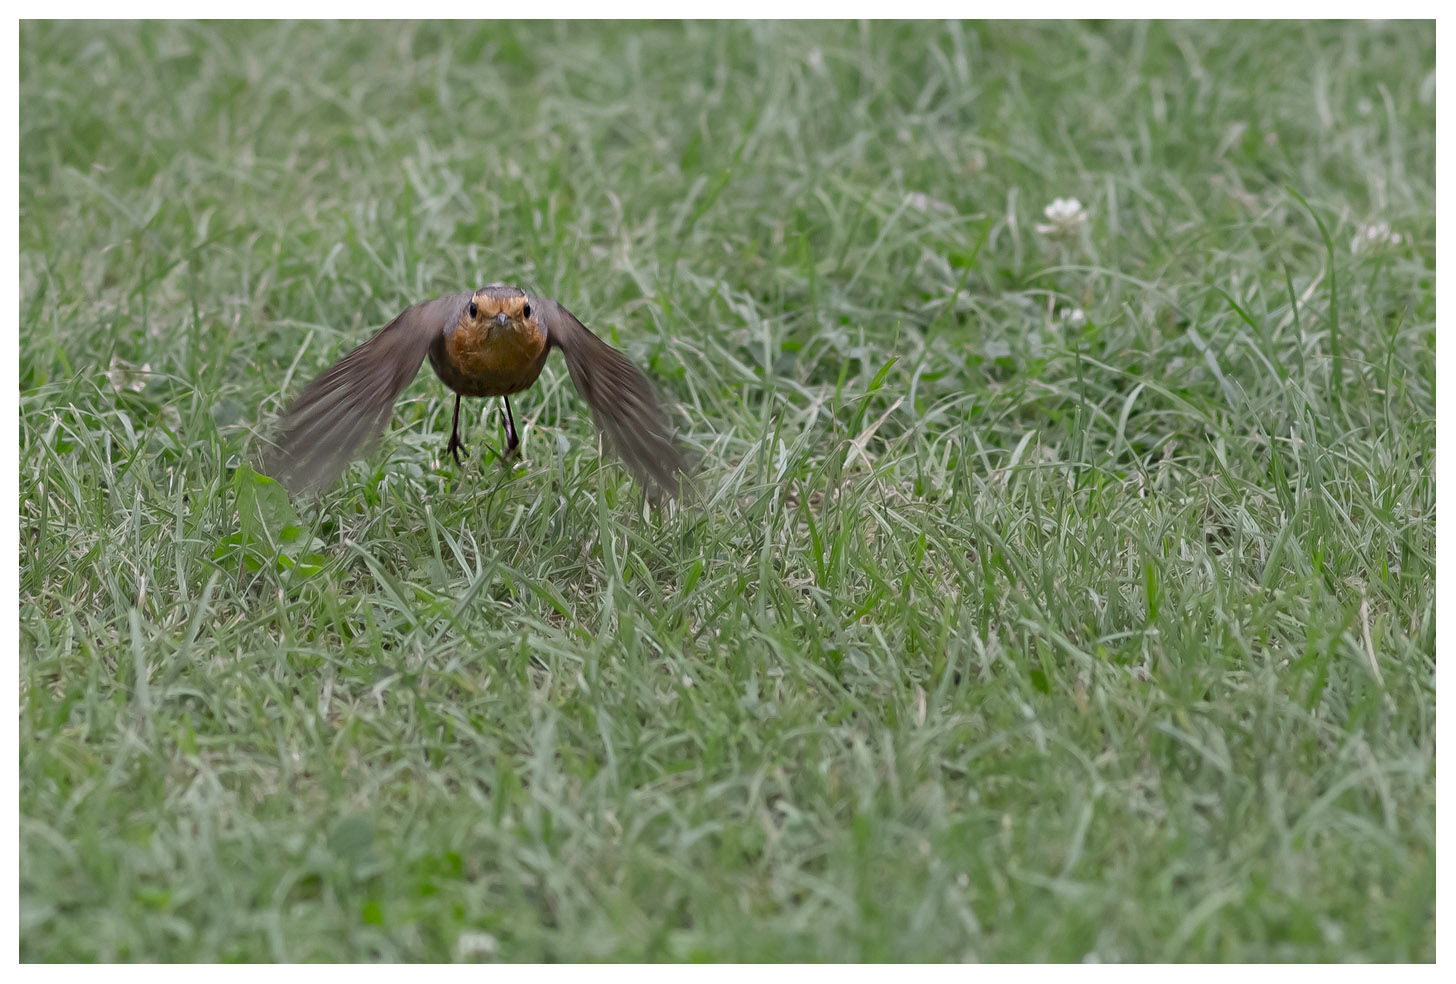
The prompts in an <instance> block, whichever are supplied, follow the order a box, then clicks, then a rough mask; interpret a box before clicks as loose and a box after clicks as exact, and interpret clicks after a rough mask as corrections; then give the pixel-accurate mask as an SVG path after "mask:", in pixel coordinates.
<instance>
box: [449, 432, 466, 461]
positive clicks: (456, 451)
mask: <svg viewBox="0 0 1456 984" xmlns="http://www.w3.org/2000/svg"><path fill="white" fill-rule="evenodd" d="M464 450H465V444H464V442H462V441H461V440H460V435H459V434H451V435H450V443H449V444H447V445H445V452H446V453H447V454H451V455H454V457H455V464H456V465H458V466H460V467H461V468H464V467H465V465H464V463H463V462H462V461H461V460H460V452H461V451H464Z"/></svg>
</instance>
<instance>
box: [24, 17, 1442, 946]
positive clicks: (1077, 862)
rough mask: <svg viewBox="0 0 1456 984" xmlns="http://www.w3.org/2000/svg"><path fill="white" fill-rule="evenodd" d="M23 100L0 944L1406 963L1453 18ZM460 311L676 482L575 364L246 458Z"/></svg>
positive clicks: (686, 31)
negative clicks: (15, 878) (517, 319)
mask: <svg viewBox="0 0 1456 984" xmlns="http://www.w3.org/2000/svg"><path fill="white" fill-rule="evenodd" d="M20 53H21V63H20V176H21V180H20V205H21V215H20V254H21V255H20V286H21V294H20V312H19V317H20V347H19V352H18V356H19V372H20V428H19V435H20V437H19V440H20V488H19V493H20V503H21V505H20V517H19V523H20V558H19V561H20V598H19V605H20V626H21V651H20V661H19V678H20V688H21V701H22V703H21V707H20V722H19V730H20V762H19V767H20V814H21V818H20V934H21V957H22V958H23V959H26V960H56V959H80V960H270V959H286V960H361V959H377V960H451V959H463V960H472V959H501V960H542V959H551V960H580V959H597V958H608V959H633V960H639V959H645V960H656V959H707V960H731V959H745V960H746V959H753V960H799V959H833V960H962V959H966V960H1022V959H1029V960H1084V959H1087V960H1103V961H1113V960H1145V959H1168V960H1429V959H1432V958H1433V957H1434V953H1435V942H1434V911H1435V874H1434V852H1435V778H1434V756H1435V700H1434V687H1435V683H1434V680H1435V677H1434V667H1435V664H1434V660H1435V655H1434V653H1435V607H1434V604H1435V592H1434V583H1435V566H1434V529H1435V522H1434V520H1435V491H1434V483H1433V480H1432V466H1433V461H1432V458H1433V455H1434V449H1435V414H1434V406H1435V395H1434V385H1435V359H1434V351H1435V331H1434V329H1435V303H1436V301H1435V279H1434V271H1435V220H1434V212H1433V207H1434V201H1435V172H1434V161H1435V85H1434V82H1435V31H1434V27H1433V26H1432V25H1431V24H1429V23H1385V24H1380V25H1367V24H1320V25H1298V24H1273V25H1267V24H1266V25H1197V24H1192V25H1153V26H1146V25H1139V24H1110V25H1102V26H1090V25H1075V24H1058V23H1047V24H1036V25H1026V24H1022V25H1018V24H997V25H990V26H987V25H943V24H915V25H895V24H878V25H867V26H860V25H833V24H798V25H773V24H761V25H715V24H696V25H690V26H683V25H671V24H668V25H651V26H648V25H641V26H635V25H633V26H610V25H574V26H572V25H551V24H530V25H520V26H516V25H511V24H504V23H500V22H495V23H490V24H486V25H465V24H460V25H448V26H445V25H419V26H410V25H398V24H369V25H283V26H279V25H268V24H248V25H240V24H229V25H222V24H208V25H197V24H148V25H116V24H112V25H94V24H93V25H88V24H68V25H50V24H43V23H27V24H24V25H22V28H21V32H20ZM1068 197H1076V198H1078V199H1080V201H1081V203H1082V204H1083V206H1084V208H1085V212H1086V221H1085V222H1082V223H1077V222H1075V221H1074V220H1071V221H1068V223H1067V224H1066V227H1065V229H1052V230H1050V231H1046V232H1044V231H1039V230H1038V228H1037V227H1038V225H1051V224H1052V223H1050V222H1049V221H1048V219H1047V218H1046V216H1045V215H1044V214H1043V208H1044V207H1045V206H1047V205H1048V204H1050V203H1051V202H1052V201H1053V199H1056V198H1068ZM1306 203H1307V204H1306ZM1379 223H1388V225H1389V228H1388V229H1385V228H1382V227H1379V225H1378V224H1379ZM1372 226H1375V227H1376V230H1375V231H1374V232H1373V233H1370V234H1369V235H1366V233H1365V231H1364V230H1366V229H1368V228H1370V227H1372ZM1356 236H1360V237H1361V241H1360V242H1359V243H1358V244H1356V245H1357V246H1358V248H1352V240H1354V239H1355V237H1356ZM1393 237H1397V238H1398V241H1393ZM497 279H499V280H505V281H508V282H514V283H518V284H522V285H524V286H528V287H531V288H533V289H538V290H541V291H542V292H544V293H546V294H548V295H550V296H554V297H557V298H559V299H560V300H561V301H562V302H563V303H565V304H566V305H567V306H568V307H569V308H571V309H572V310H573V311H575V312H576V313H577V314H578V315H580V316H581V317H582V318H583V319H584V320H585V321H586V322H587V323H588V324H589V325H591V326H593V327H594V328H595V329H596V330H598V331H599V332H600V333H602V334H603V335H604V336H605V337H608V338H609V339H611V340H612V341H613V342H614V343H615V344H617V345H618V346H620V347H621V348H622V349H624V350H625V351H626V352H627V353H628V354H629V355H630V356H631V357H632V358H633V359H634V360H636V361H637V362H638V363H639V364H641V365H642V366H644V367H645V368H646V369H648V371H649V372H650V373H651V375H652V376H653V377H654V378H655V379H656V380H657V381H658V383H659V385H660V387H661V390H662V392H663V393H664V395H665V396H666V397H667V398H668V400H669V401H670V402H671V403H672V404H673V405H674V406H675V411H674V412H675V415H676V417H675V419H676V420H677V422H678V425H679V432H680V434H681V436H682V440H683V444H684V446H685V447H686V448H687V449H689V450H690V452H691V453H692V454H693V455H694V456H695V457H696V458H697V460H698V461H699V481H700V483H701V486H702V489H703V494H702V496H701V497H700V499H699V500H698V501H697V502H695V503H694V504H692V505H690V506H687V507H686V508H682V509H670V510H658V509H653V508H651V507H649V506H648V505H646V504H645V503H644V502H643V499H642V496H641V493H640V490H639V489H638V487H636V486H635V485H634V484H633V483H632V481H631V479H630V478H629V477H628V476H627V475H626V474H625V473H624V472H623V471H622V469H621V468H619V467H618V466H616V465H613V464H610V463H609V462H608V463H604V462H603V459H602V458H601V456H600V455H599V453H598V448H597V443H596V437H595V433H594V431H593V429H592V426H591V422H590V419H589V416H588V415H587V413H586V412H585V410H584V407H583V405H582V403H581V401H580V400H579V399H578V398H577V396H576V395H575V392H574V391H573V389H572V388H571V385H570V382H569V380H568V378H567V376H566V372H565V368H564V366H563V364H562V363H561V362H560V361H559V360H553V361H552V362H551V363H550V364H549V366H548V369H547V373H546V375H545V376H544V377H543V379H542V381H541V384H540V385H539V386H538V387H537V388H536V389H534V390H532V391H531V392H530V393H528V394H525V395H523V396H522V397H521V398H520V399H518V400H517V401H516V403H515V406H516V417H517V421H518V422H519V423H521V424H522V426H523V438H524V441H525V447H524V451H525V458H524V464H523V465H522V466H520V467H518V468H517V469H515V470H514V471H507V470H505V469H503V468H502V467H501V466H500V465H499V464H498V463H497V462H496V461H494V460H493V459H492V457H491V454H490V452H489V450H488V445H489V444H492V443H495V442H496V441H498V431H497V430H496V427H497V424H496V419H495V417H494V416H493V414H492V413H490V412H488V409H487V407H486V405H485V404H484V403H475V404H473V405H472V406H471V408H470V409H471V414H470V419H469V424H470V426H469V429H468V431H467V433H466V440H467V443H468V444H469V447H470V451H471V457H470V460H469V461H468V462H467V465H466V467H465V469H464V471H463V472H461V471H457V470H456V469H455V468H454V467H453V464H452V463H451V462H449V460H448V459H447V457H446V456H445V454H444V446H445V440H446V437H447V435H448V433H449V421H450V411H451V408H452V401H451V400H450V399H448V395H447V391H446V390H445V389H444V387H443V386H442V385H440V384H439V383H438V382H437V381H436V380H435V379H434V378H433V376H432V375H431V374H430V373H429V372H428V371H426V372H425V373H424V374H422V376H421V378H420V379H419V380H418V381H417V382H416V383H415V384H414V385H413V386H412V387H411V388H410V389H409V390H407V392H406V394H405V397H404V399H403V400H402V401H401V404H400V405H399V407H398V409H397V413H396V415H395V419H394V422H393V424H392V425H391V428H390V431H389V433H388V435H387V436H386V438H385V441H384V443H383V445H382V446H381V448H380V449H379V451H378V452H377V453H376V454H375V455H373V456H372V457H371V458H369V459H367V460H365V461H362V462H361V463H359V464H358V465H357V466H355V467H354V468H353V469H352V470H351V471H350V472H349V473H348V474H347V476H346V478H345V480H344V481H342V482H341V483H340V484H339V485H338V486H337V487H336V488H334V489H332V490H331V491H330V492H328V493H327V494H326V495H325V496H324V497H323V498H322V500H321V502H319V503H317V504H311V503H307V502H302V503H298V504H296V506H290V505H289V503H288V502H287V500H286V498H285V497H284V496H283V495H282V493H281V491H280V490H279V489H278V488H277V487H276V486H271V485H269V484H268V483H266V482H264V481H262V480H260V479H257V478H256V477H254V476H253V475H252V474H251V472H250V471H249V470H248V469H247V468H245V467H243V466H244V465H246V463H247V462H249V461H252V460H254V457H253V456H254V455H255V453H256V451H257V450H258V448H259V447H260V442H261V439H262V438H263V437H264V436H265V435H266V434H267V427H268V424H269V421H270V420H271V419H272V418H273V417H274V416H275V415H276V414H277V412H278V410H279V409H280V407H281V406H282V404H283V403H284V401H286V399H287V398H288V397H289V396H290V395H292V394H294V393H296V392H297V391H298V390H299V388H300V387H301V386H302V384H303V383H305V382H306V381H307V379H308V378H309V377H310V376H312V374H314V373H315V372H317V371H319V370H320V369H321V368H323V367H324V366H325V365H327V364H328V363H329V362H331V361H332V360H333V359H334V358H336V357H337V356H338V355H340V354H341V353H343V352H344V351H345V350H347V349H348V348H349V347H350V346H352V345H354V344H356V343H357V342H359V341H360V340H362V339H363V338H365V337H367V336H368V334H369V333H370V332H371V331H372V330H373V329H375V328H377V327H378V326H380V325H382V324H383V323H384V322H386V321H387V320H388V319H389V318H390V317H392V316H393V315H394V314H395V313H396V312H397V311H398V310H399V309H401V308H402V307H404V306H405V305H407V304H410V303H412V302H414V301H417V300H420V299H422V298H425V297H429V296H434V295H435V294H438V293H444V292H446V291H454V290H458V289H461V288H463V287H471V286H477V285H480V284H482V283H485V282H488V281H491V280H497ZM1074 311H1080V312H1082V316H1078V315H1077V314H1075V313H1074ZM1083 317H1085V321H1084V320H1083ZM143 365H145V366H147V367H149V368H148V371H147V372H146V373H145V374H144V375H132V374H129V373H127V372H126V369H127V367H140V366H143Z"/></svg>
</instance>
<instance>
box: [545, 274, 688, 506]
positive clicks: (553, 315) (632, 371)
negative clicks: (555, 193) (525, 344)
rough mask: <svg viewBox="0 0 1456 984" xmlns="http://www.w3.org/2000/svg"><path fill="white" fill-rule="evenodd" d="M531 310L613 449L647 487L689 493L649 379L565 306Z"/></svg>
mask: <svg viewBox="0 0 1456 984" xmlns="http://www.w3.org/2000/svg"><path fill="white" fill-rule="evenodd" d="M531 305H532V307H534V308H535V309H536V310H537V312H538V314H537V315H536V317H537V318H538V319H540V321H541V324H542V325H544V326H545V328H546V337H547V340H548V341H549V343H550V344H551V345H553V346H555V347H556V348H558V349H560V350H561V354H562V355H563V356H564V357H565V358H566V369H567V371H568V372H569V373H571V382H572V384H573V385H574V386H575V387H576V391H577V392H578V393H580V394H581V396H582V399H584V400H586V402H587V406H589V407H591V412H592V419H594V420H595V421H596V424H597V427H598V429H600V430H601V432H602V433H603V434H605V435H606V437H607V443H608V444H609V445H610V446H611V447H612V449H613V450H614V451H615V452H616V453H617V455H618V456H620V457H621V459H622V460H623V461H624V462H625V463H626V465H627V467H628V468H630V469H631V470H632V473H633V474H634V475H636V476H637V478H638V480H639V481H641V482H642V483H643V484H645V485H648V486H651V485H654V484H655V485H656V486H657V487H658V488H660V489H662V490H663V491H664V492H666V493H668V494H669V495H677V494H678V493H679V491H685V490H686V489H687V487H688V479H687V472H686V469H685V468H684V465H683V458H682V454H681V453H680V452H679V451H678V449H677V446H676V445H675V444H673V441H672V435H671V433H670V431H669V429H668V424H667V417H666V415H665V414H663V412H662V408H661V407H660V406H658V403H657V398H656V397H655V396H654V395H653V393H652V385H651V384H650V383H649V382H648V381H647V377H646V376H644V375H642V373H641V372H640V371H638V369H637V367H636V366H634V365H633V364H632V363H631V362H629V361H627V359H626V357H625V356H623V355H622V353H621V352H618V351H617V350H616V349H614V348H612V347H611V346H610V345H608V344H607V343H606V342H604V341H602V340H601V339H600V338H598V337H597V336H596V335H594V334H592V332H591V331H590V329H588V328H587V327H586V326H585V325H583V324H582V323H581V322H580V321H578V320H577V319H576V318H575V317H574V316H573V315H572V313H571V312H570V311H568V310H566V308H564V307H562V306H561V305H560V304H557V303H556V302H555V301H552V300H548V299H545V298H533V299H532V301H531Z"/></svg>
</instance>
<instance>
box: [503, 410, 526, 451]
mask: <svg viewBox="0 0 1456 984" xmlns="http://www.w3.org/2000/svg"><path fill="white" fill-rule="evenodd" d="M501 399H502V400H504V401H505V404H506V412H505V421H504V422H505V425H506V457H510V456H511V455H513V454H515V453H516V449H517V448H519V447H520V446H521V439H520V438H519V437H518V436H517V435H516V418H515V415H514V414H512V413H511V398H510V397H509V396H503V397H501Z"/></svg>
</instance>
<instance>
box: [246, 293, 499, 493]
mask: <svg viewBox="0 0 1456 984" xmlns="http://www.w3.org/2000/svg"><path fill="white" fill-rule="evenodd" d="M469 299H470V293H469V292H468V291H467V292H465V293H463V294H452V295H449V296H448V297H440V298H436V299H435V300H433V301H425V302H423V303H421V304H416V305H414V306H413V307H410V308H406V309H405V311H404V312H403V313H402V314H401V315H400V316H399V317H397V318H395V319H394V320H393V321H391V322H390V323H389V324H388V325H386V326H385V327H383V328H381V329H380V330H379V332H378V333H377V334H375V336H374V337H373V338H371V339H369V341H367V342H365V343H364V344H363V345H360V346H359V347H358V348H356V349H354V351H352V352H350V353H349V354H348V355H346V356H344V357H343V358H342V359H340V360H339V361H338V362H336V363H335V364H334V366H333V368H331V369H329V371H328V372H325V373H324V374H323V375H322V376H320V377H318V378H317V379H315V380H314V381H313V382H311V383H309V384H308V388H307V389H305V390H304V391H303V394H302V395H301V396H299V398H298V399H297V400H295V401H294V403H293V405H292V406H291V407H289V408H288V412H287V413H285V414H284V415H283V418H282V419H281V420H280V421H279V432H278V437H277V439H276V441H275V442H274V444H273V446H272V447H271V448H270V449H269V450H268V451H267V452H265V454H264V457H263V471H264V473H266V474H268V475H272V476H273V477H274V478H276V479H278V480H279V481H280V482H282V483H283V485H284V486H285V487H286V488H287V489H288V490H289V491H290V492H295V493H297V492H311V491H317V490H319V489H323V488H326V487H328V486H329V485H332V484H333V483H334V481H335V480H336V479H337V478H338V477H339V475H340V473H341V472H343V470H344V466H345V465H347V464H348V463H349V462H350V460H352V459H353V458H354V457H355V455H357V454H359V453H360V452H361V451H362V450H365V449H367V446H368V445H370V444H372V443H373V442H374V441H376V440H378V438H379V435H380V434H382V433H383V432H384V425H385V424H386V423H388V421H389V415H390V413H391V412H392V411H393V409H394V401H395V398H396V397H398V396H399V394H400V391H401V390H403V389H404V388H405V387H406V386H408V385H409V382H410V380H412V379H414V378H415V376H416V375H417V374H418V373H419V371H420V365H421V363H423V362H424V361H425V355H426V354H427V353H428V352H429V350H430V343H431V342H433V341H434V340H435V339H436V338H437V337H439V336H440V334H441V333H442V332H443V331H444V329H445V326H446V324H448V323H449V319H450V317H451V316H452V315H456V316H458V313H457V312H458V310H459V309H463V307H464V306H465V304H466V303H467V302H468V301H469Z"/></svg>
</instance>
